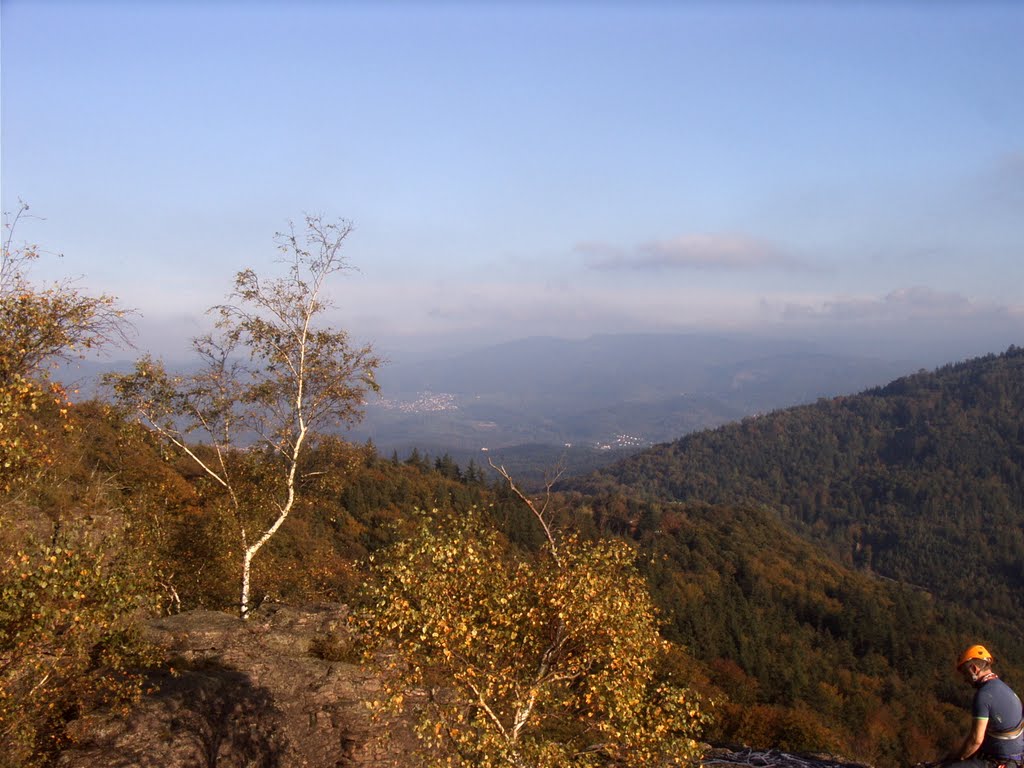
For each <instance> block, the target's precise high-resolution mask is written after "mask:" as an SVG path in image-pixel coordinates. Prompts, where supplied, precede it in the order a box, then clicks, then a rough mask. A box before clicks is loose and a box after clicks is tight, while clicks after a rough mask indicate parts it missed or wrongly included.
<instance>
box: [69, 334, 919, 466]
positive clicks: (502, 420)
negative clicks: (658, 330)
mask: <svg viewBox="0 0 1024 768" xmlns="http://www.w3.org/2000/svg"><path fill="white" fill-rule="evenodd" d="M129 367H130V364H129V363H126V362H124V361H116V362H109V363H103V362H83V363H76V364H74V365H70V366H67V367H65V368H63V369H61V370H60V371H58V372H57V374H56V375H57V377H58V378H59V379H61V380H62V381H64V382H65V383H70V384H72V385H73V386H75V387H76V388H77V389H78V390H79V391H80V396H81V397H90V396H93V395H94V394H96V393H97V392H98V388H97V386H96V382H97V380H98V379H99V376H100V375H101V374H103V373H106V372H108V371H125V370H128V369H129ZM169 367H171V368H173V367H174V366H173V364H169ZM917 367H919V363H918V362H917V361H898V360H892V359H883V358H868V357H858V356H854V355H845V354H833V353H829V352H828V351H823V350H822V349H821V348H820V347H818V346H816V345H814V344H811V343H806V342H799V341H772V340H764V339H755V338H748V337H727V336H709V335H699V334H620V335H601V336H593V337H591V338H588V339H583V340H569V339H558V338H551V337H534V338H527V339H521V340H518V341H513V342H507V343H503V344H497V345H494V346H489V347H484V348H480V349H476V350H473V351H468V352H463V353H460V354H452V355H449V356H445V357H438V358H434V359H428V360H425V361H419V362H415V363H403V362H402V361H401V360H396V361H393V362H391V363H389V364H388V365H386V366H385V367H384V368H382V369H381V370H380V372H379V376H378V379H379V381H380V384H381V394H380V397H379V398H372V399H371V400H370V401H369V402H368V403H367V407H366V418H365V419H364V421H363V422H362V423H360V424H358V425H357V426H356V427H355V428H354V429H352V430H351V431H350V432H349V433H348V436H349V437H350V438H351V439H353V440H356V441H365V440H368V439H369V440H373V442H374V443H375V444H376V446H377V447H378V449H379V450H380V451H381V452H382V453H386V454H390V453H391V452H394V451H397V452H398V453H399V454H400V455H403V456H404V455H408V453H409V452H410V451H411V450H412V449H413V448H417V449H418V450H420V451H421V452H427V453H429V454H430V455H432V456H437V455H440V454H443V453H449V454H450V455H451V456H452V457H453V458H455V459H456V460H458V461H459V462H460V463H466V462H467V461H468V460H469V459H470V458H473V457H476V458H477V459H479V453H480V450H481V448H490V449H496V448H498V449H503V450H506V451H508V450H510V449H512V448H514V447H517V446H528V447H529V448H527V449H525V454H530V453H531V452H536V451H537V450H538V449H540V448H543V447H545V446H546V447H547V448H546V449H544V451H543V452H544V453H545V455H547V454H550V453H551V451H552V450H553V449H557V450H558V451H563V450H565V449H567V447H568V448H570V449H571V450H573V451H577V452H580V453H582V454H588V455H589V456H588V458H586V459H583V460H579V461H577V462H576V463H577V464H579V465H580V466H583V467H588V468H589V467H592V466H598V465H600V464H604V463H607V462H608V461H609V460H611V458H612V456H611V455H609V454H615V455H621V451H632V450H635V449H637V448H641V447H645V446H649V445H653V444H656V443H660V442H665V441H668V440H673V439H676V438H678V437H680V436H682V435H685V434H689V433H691V432H695V431H699V430H701V429H706V428H709V427H716V426H720V425H722V424H726V423H728V422H732V421H736V420H738V419H741V418H743V417H744V416H749V415H752V414H757V413H764V412H768V411H772V410H776V409H779V408H785V407H789V406H792V405H799V404H803V403H809V402H814V401H815V400H816V399H818V398H820V397H832V396H835V395H839V394H851V393H854V392H857V391H860V390H862V389H865V388H868V387H872V386H877V385H879V384H883V383H885V382H888V381H891V380H892V379H893V378H896V377H897V376H900V375H903V374H906V373H908V372H911V371H913V370H915V369H916V368H917ZM567 444H568V446H567ZM518 453H519V454H520V455H523V454H524V449H520V450H519V451H518Z"/></svg>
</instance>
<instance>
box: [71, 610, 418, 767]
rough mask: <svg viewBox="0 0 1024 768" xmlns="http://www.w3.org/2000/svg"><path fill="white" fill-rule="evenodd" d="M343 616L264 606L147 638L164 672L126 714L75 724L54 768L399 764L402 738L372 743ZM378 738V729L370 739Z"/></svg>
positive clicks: (365, 685) (363, 675) (195, 620)
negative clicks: (72, 741)
mask: <svg viewBox="0 0 1024 768" xmlns="http://www.w3.org/2000/svg"><path fill="white" fill-rule="evenodd" d="M345 617H346V610H345V608H344V606H341V605H337V604H331V605H315V606H307V607H304V608H294V607H288V606H277V605H273V606H264V607H263V608H262V609H261V610H260V611H259V612H258V613H257V614H255V615H254V616H253V617H252V618H251V619H250V620H249V621H244V622H243V621H241V620H240V619H237V618H235V617H232V616H229V615H227V614H223V613H217V612H213V611H194V612H191V613H186V614H180V615H176V616H170V617H166V618H161V619H158V620H155V621H152V622H151V623H150V624H149V625H148V628H147V634H148V635H149V638H150V639H151V641H152V642H154V643H155V644H157V645H158V646H160V647H162V648H163V649H165V651H166V653H167V656H168V657H169V658H170V659H171V665H172V671H163V672H161V673H159V674H157V675H154V676H153V677H152V679H151V683H152V685H151V691H150V692H149V693H148V694H147V695H146V696H145V697H144V698H143V700H142V701H141V702H140V704H139V705H138V706H137V707H135V708H134V709H133V710H132V711H131V712H130V713H128V714H127V715H126V716H117V715H115V714H109V715H106V716H104V717H101V718H92V719H90V720H88V721H81V722H79V723H76V724H75V728H76V730H77V731H78V737H79V738H78V743H77V745H76V746H75V748H73V749H70V750H66V751H65V752H64V753H63V754H62V755H61V758H60V760H59V763H58V765H59V766H60V767H61V768H96V767H97V766H105V767H109V768H121V767H122V766H123V767H124V768H128V766H133V767H135V766H138V767H140V768H149V767H150V766H152V767H153V768H156V767H157V766H159V767H160V768H186V767H187V768H196V767H197V766H217V768H233V767H234V766H238V767H239V768H241V767H242V766H246V767H247V768H292V766H296V767H298V766H309V768H336V767H341V766H368V765H374V766H386V765H396V764H401V754H402V753H403V752H405V751H407V750H408V749H409V748H411V746H412V742H411V741H410V740H409V739H408V736H407V735H406V738H403V736H402V730H401V728H397V729H387V730H389V731H392V732H393V734H392V735H393V736H395V738H393V739H392V742H391V744H390V745H388V746H386V747H385V746H384V745H381V744H378V743H376V742H375V740H373V739H371V738H370V735H371V723H370V719H369V712H368V709H367V707H366V706H365V703H364V702H365V701H367V700H368V699H370V698H372V695H373V692H374V690H375V688H376V686H375V682H374V679H373V678H372V676H371V675H370V674H369V673H368V672H366V671H365V670H364V669H363V668H361V667H360V666H358V665H357V664H354V663H352V662H353V661H355V659H356V657H357V656H358V650H357V649H352V648H351V647H349V637H348V634H347V633H346V631H345ZM377 730H378V731H379V730H380V729H379V728H378V729H377Z"/></svg>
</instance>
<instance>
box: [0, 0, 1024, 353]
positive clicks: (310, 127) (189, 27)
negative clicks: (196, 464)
mask: <svg viewBox="0 0 1024 768" xmlns="http://www.w3.org/2000/svg"><path fill="white" fill-rule="evenodd" d="M0 14H2V16H0V21H2V26H0V34H2V47H0V51H2V53H0V55H2V62H0V63H2V87H3V110H2V147H0V149H2V155H3V158H2V159H3V166H2V168H3V170H2V185H0V186H2V198H3V200H2V202H3V210H4V211H6V212H13V211H15V210H16V208H17V205H18V200H19V199H23V200H25V201H26V202H27V203H29V204H30V205H31V206H32V209H31V213H32V214H33V215H38V216H40V217H42V219H35V218H29V219H27V220H25V221H23V222H21V223H20V224H19V228H18V232H17V233H16V236H15V242H16V243H19V242H23V241H29V242H34V243H38V244H39V245H40V246H41V247H42V249H43V250H44V252H46V254H47V255H46V256H44V258H43V259H42V260H41V261H40V262H39V263H38V264H37V265H36V267H35V270H34V274H35V275H36V276H37V277H38V279H40V280H49V279H58V278H62V277H66V276H80V277H81V281H80V285H81V286H82V288H83V289H85V290H88V291H92V292H106V293H111V294H114V295H116V296H118V297H119V298H120V300H121V302H122V303H123V304H124V305H125V306H128V307H134V308H137V309H138V310H140V311H141V313H142V315H141V316H140V317H139V318H137V321H136V325H137V327H138V329H139V336H138V339H137V343H138V346H139V348H140V350H142V351H153V352H154V353H156V354H159V355H163V356H167V357H169V358H172V359H175V358H181V357H183V356H184V355H185V354H186V350H187V348H188V340H189V339H190V338H191V337H193V336H195V335H197V334H198V333H200V332H202V331H203V330H205V325H204V322H205V320H204V318H203V315H202V312H203V310H204V309H205V308H206V307H208V306H210V305H212V304H214V303H216V302H218V301H220V300H221V299H222V298H223V296H224V295H225V293H226V292H227V291H228V289H229V288H230V284H231V279H232V276H233V275H234V273H235V272H237V271H238V270H240V269H243V268H246V267H252V268H254V269H255V270H256V271H257V272H260V273H266V272H269V271H271V270H272V268H273V260H274V258H275V255H276V251H275V249H274V243H273V234H274V233H275V232H276V231H280V230H282V229H284V228H286V226H287V222H288V221H289V220H295V221H296V222H301V218H302V216H303V213H304V212H307V211H308V212H318V213H323V214H324V215H326V216H327V217H329V218H333V217H344V218H347V219H350V220H352V221H353V222H354V224H355V230H354V232H353V234H352V235H351V238H350V240H349V242H348V244H347V253H348V255H349V258H350V260H351V263H352V264H353V265H354V266H355V267H356V268H357V269H358V271H357V272H353V273H351V274H349V275H346V276H343V277H341V278H340V279H339V280H338V281H337V282H336V283H335V284H334V285H333V286H332V291H333V296H334V298H335V299H336V302H337V307H338V308H337V311H336V312H335V313H334V314H333V315H332V321H333V322H334V323H336V324H337V325H340V326H341V327H344V328H346V329H348V330H350V331H351V333H352V335H353V337H354V338H356V339H357V340H359V341H371V342H374V343H375V344H376V345H377V346H378V347H379V348H381V349H382V350H383V351H384V352H385V353H390V354H391V355H399V356H402V357H405V356H412V355H426V354H430V353H432V352H439V351H443V350H448V351H452V350H455V349H458V348H463V349H464V348H468V347H483V346H488V345H490V344H493V343H498V342H503V341H508V340H512V339H516V338H524V337H530V336H553V337H561V338H586V337H588V336H591V335H594V334H601V333H622V332H630V333H632V332H657V333H679V332H683V333H702V334H706V333H711V334H752V335H756V336H761V337H766V338H775V339H798V340H803V341H806V342H808V343H814V344H819V345H821V346H822V348H823V349H824V350H826V351H828V350H836V351H840V352H842V353H851V354H852V353H855V354H862V355H876V356H881V357H886V358H890V359H891V358H894V357H899V358H906V359H907V360H922V361H924V363H925V364H928V365H934V364H940V363H941V362H945V361H953V360H957V359H962V358H964V357H970V356H976V355H979V354H985V353H988V352H999V351H1003V350H1005V349H1006V347H1008V346H1009V345H1010V344H1020V343H1022V342H1024V226H1022V224H1021V211H1022V210H1024V100H1021V99H1020V98H1019V94H1020V93H1022V92H1024V49H1022V48H1021V46H1020V45H1019V41H1020V40H1021V39H1024V5H1021V4H1017V3H1009V2H1007V3H1001V2H979V3H939V4H924V3H922V4H916V3H896V4H880V3H878V4H876V3H851V4H841V5H840V4H828V5H824V4H812V3H803V2H778V3H771V2H769V3H757V4H754V3H734V4H733V3H728V4H720V3H704V2H694V3H683V4H665V3H655V2H651V3H636V4H628V5H627V4H619V3H615V2H593V3H586V2H577V3H554V2H551V3H544V2H540V3H527V4H522V5H518V4H502V3H499V4H481V5H479V6H477V5H470V4H461V3H440V2H438V3H430V2H427V3H418V4H412V3H386V4H370V3H361V2H353V3H342V4H325V3H320V2H312V1H310V2H297V3H284V2H277V1H276V0H265V1H264V2H259V3H242V2H225V3H215V4H208V5H202V4H198V3H176V2H170V1H169V0H168V1H167V2H153V3H146V4H129V3H116V2H89V1H86V2H81V3H66V2H47V1H46V0H41V1H36V2H27V0H2V3H0ZM57 253H60V254H64V255H63V258H56V257H55V256H54V254H57ZM125 356H127V355H125Z"/></svg>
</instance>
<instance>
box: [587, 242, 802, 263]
mask: <svg viewBox="0 0 1024 768" xmlns="http://www.w3.org/2000/svg"><path fill="white" fill-rule="evenodd" d="M575 250H576V251H577V252H578V253H582V254H583V255H584V257H585V259H586V264H587V266H588V267H589V268H590V269H595V270H619V269H626V270H665V269H702V270H724V271H751V270H785V271H815V267H814V266H813V265H812V264H810V263H808V262H806V261H804V260H802V259H800V258H797V257H796V256H795V255H793V254H791V253H788V252H786V251H785V250H784V249H782V248H779V247H778V246H776V245H774V244H772V243H769V242H767V241H764V240H760V239H757V238H753V237H748V236H746V235H737V234H719V235H706V234H691V235H680V236H678V237H674V238H670V239H667V240H654V241H651V242H647V243H641V244H639V245H637V246H634V247H632V248H628V249H627V248H620V247H617V246H614V245H610V244H607V243H600V242H583V243H579V244H578V245H577V246H576V247H575Z"/></svg>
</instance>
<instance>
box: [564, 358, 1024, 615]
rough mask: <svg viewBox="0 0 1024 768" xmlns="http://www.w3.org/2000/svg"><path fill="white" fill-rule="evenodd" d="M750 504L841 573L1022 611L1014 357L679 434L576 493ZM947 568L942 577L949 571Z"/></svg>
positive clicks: (1022, 418) (1023, 452) (1000, 611)
mask: <svg viewBox="0 0 1024 768" xmlns="http://www.w3.org/2000/svg"><path fill="white" fill-rule="evenodd" d="M611 486H620V487H622V488H626V489H629V491H630V493H636V494H639V495H641V496H642V497H644V498H647V499H652V500H667V499H671V500H675V501H687V500H700V501H705V502H709V503H722V504H736V503H739V504H752V505H755V506H758V507H761V508H764V509H770V510H772V511H774V512H775V513H777V514H778V515H779V517H780V519H781V520H782V521H783V522H785V523H786V524H787V525H789V526H790V527H791V528H792V529H793V530H796V531H798V532H799V533H801V534H802V535H804V536H806V537H808V538H809V539H811V540H813V541H815V542H816V543H818V544H821V545H824V546H825V547H826V548H827V550H828V551H829V552H830V553H832V555H833V556H834V557H836V559H838V560H839V561H840V562H842V563H844V564H846V565H848V566H851V567H854V568H857V569H860V570H865V571H869V572H875V573H878V574H880V575H883V576H886V577H889V578H892V579H896V580H898V581H901V582H905V583H907V584H911V585H917V586H920V587H923V588H925V589H927V590H929V591H931V592H934V593H935V594H937V595H939V596H942V597H943V598H946V599H948V600H950V601H953V602H960V601H967V600H968V599H969V598H973V600H971V602H977V603H980V610H982V611H983V612H984V615H985V616H986V617H988V618H991V619H992V620H993V621H999V622H1002V623H1003V624H1004V625H1006V626H1013V625H1015V624H1016V622H1017V621H1018V620H1019V617H1020V616H1021V613H1022V611H1024V590H1022V589H1021V588H1022V586H1024V349H1021V348H1019V347H1011V348H1010V349H1009V350H1007V352H1006V353H1005V354H1002V355H990V356H988V357H985V358H981V359H977V360H971V361H969V362H965V363H960V364H957V365H949V366H946V367H944V368H941V369H939V370H937V371H935V372H933V373H925V372H921V373H918V374H916V375H914V376H909V377H906V378H902V379H899V380H897V381H894V382H893V383H891V384H889V385H888V386H886V387H882V388H879V389H874V390H870V391H867V392H865V393H863V394H860V395H857V396H853V397H841V398H836V399H833V400H823V401H820V402H818V403H817V404H814V405H809V406H805V407H799V408H792V409H789V410H785V411H779V412H775V413H771V414H767V415H765V416H761V417H757V418H749V419H745V420H744V421H743V422H742V423H738V424H732V425H729V426H726V427H722V428H720V429H717V430H714V431H709V432H704V433H700V434H695V435H690V436H687V437H684V438H682V439H680V440H678V441H676V442H674V443H671V444H669V445H665V446H661V447H659V448H656V449H653V450H651V451H647V452H644V453H643V454H640V455H637V456H635V457H633V458H630V459H628V460H626V461H624V462H622V463H620V464H618V465H616V466H615V467H614V468H613V469H610V470H608V471H607V472H606V473H604V475H602V476H598V477H595V478H593V479H592V480H589V481H587V482H586V483H583V484H581V485H580V486H579V487H580V488H586V489H588V490H590V491H597V490H598V489H607V488H609V487H611ZM954 563H955V564H956V567H953V568H951V567H950V565H951V564H954Z"/></svg>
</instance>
